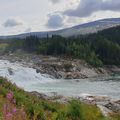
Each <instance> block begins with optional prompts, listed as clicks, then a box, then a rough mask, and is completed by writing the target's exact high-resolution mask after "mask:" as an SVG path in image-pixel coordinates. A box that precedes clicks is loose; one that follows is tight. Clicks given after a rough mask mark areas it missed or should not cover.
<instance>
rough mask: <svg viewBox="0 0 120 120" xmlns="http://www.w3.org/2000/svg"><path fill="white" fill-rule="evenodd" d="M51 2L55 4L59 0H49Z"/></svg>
mask: <svg viewBox="0 0 120 120" xmlns="http://www.w3.org/2000/svg"><path fill="white" fill-rule="evenodd" d="M49 1H50V2H51V3H53V4H56V3H59V2H60V1H61V0H49Z"/></svg>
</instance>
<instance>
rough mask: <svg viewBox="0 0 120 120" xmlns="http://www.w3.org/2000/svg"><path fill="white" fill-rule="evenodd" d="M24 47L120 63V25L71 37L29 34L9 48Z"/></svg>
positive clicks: (96, 61) (97, 63) (94, 62)
mask: <svg viewBox="0 0 120 120" xmlns="http://www.w3.org/2000/svg"><path fill="white" fill-rule="evenodd" d="M15 49H23V50H25V51H27V52H36V53H37V54H43V55H56V56H61V55H62V56H67V57H73V58H78V59H83V60H85V61H86V62H88V63H89V64H90V65H93V66H96V67H99V66H102V65H103V64H105V65H120V26H118V27H113V28H110V29H106V30H103V31H100V32H97V33H94V34H89V35H80V36H72V37H69V38H65V37H61V36H58V35H53V36H52V37H49V35H46V37H45V38H38V37H37V36H29V37H26V38H25V39H22V40H14V42H13V41H12V42H11V44H10V45H9V47H8V50H11V51H15Z"/></svg>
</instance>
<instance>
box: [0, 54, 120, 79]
mask: <svg viewBox="0 0 120 120" xmlns="http://www.w3.org/2000/svg"><path fill="white" fill-rule="evenodd" d="M0 59H2V60H9V61H11V62H19V63H22V64H24V65H26V66H27V67H31V68H34V69H36V71H37V72H38V73H42V74H48V75H51V76H52V77H54V78H57V79H61V78H63V79H84V78H91V77H99V76H108V75H110V74H113V73H114V72H118V73H120V68H119V67H116V66H107V67H102V68H93V67H91V66H89V65H88V64H87V63H85V62H84V61H82V60H78V59H70V58H63V57H52V56H42V55H35V54H28V53H12V54H6V55H2V56H0ZM10 72H12V71H10Z"/></svg>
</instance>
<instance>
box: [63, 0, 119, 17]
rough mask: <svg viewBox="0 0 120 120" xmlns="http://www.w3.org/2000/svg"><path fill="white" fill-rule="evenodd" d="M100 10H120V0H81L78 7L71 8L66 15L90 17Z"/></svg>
mask: <svg viewBox="0 0 120 120" xmlns="http://www.w3.org/2000/svg"><path fill="white" fill-rule="evenodd" d="M98 11H120V0H81V1H80V3H79V5H78V7H77V8H76V9H69V10H66V11H65V12H64V14H65V15H68V16H74V17H88V16H90V15H91V14H93V13H95V12H98Z"/></svg>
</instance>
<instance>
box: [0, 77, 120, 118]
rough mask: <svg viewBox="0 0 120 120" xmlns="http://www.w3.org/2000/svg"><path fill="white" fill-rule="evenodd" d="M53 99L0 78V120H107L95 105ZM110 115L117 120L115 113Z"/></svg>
mask: <svg viewBox="0 0 120 120" xmlns="http://www.w3.org/2000/svg"><path fill="white" fill-rule="evenodd" d="M55 99H56V98H54V99H52V100H50V99H49V100H47V99H44V98H43V97H42V95H41V97H40V96H38V97H37V96H35V95H32V94H31V93H27V92H25V91H24V90H22V89H19V88H17V87H16V86H15V85H12V84H11V83H10V82H8V81H7V80H6V79H3V78H0V120H108V119H107V118H105V117H104V116H103V115H102V113H101V112H100V110H99V108H97V107H96V106H95V105H90V104H85V103H81V102H80V101H77V100H72V101H69V102H67V103H64V104H63V103H58V102H53V101H54V100H55ZM111 117H113V118H114V119H112V118H111V119H109V120H119V115H118V116H117V114H116V115H115V116H114V114H111Z"/></svg>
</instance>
